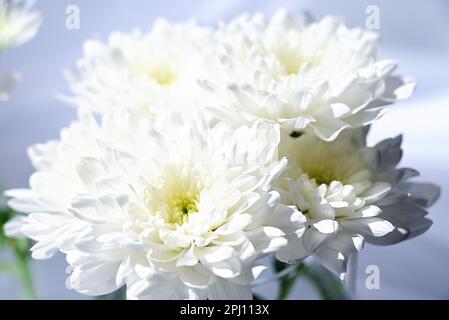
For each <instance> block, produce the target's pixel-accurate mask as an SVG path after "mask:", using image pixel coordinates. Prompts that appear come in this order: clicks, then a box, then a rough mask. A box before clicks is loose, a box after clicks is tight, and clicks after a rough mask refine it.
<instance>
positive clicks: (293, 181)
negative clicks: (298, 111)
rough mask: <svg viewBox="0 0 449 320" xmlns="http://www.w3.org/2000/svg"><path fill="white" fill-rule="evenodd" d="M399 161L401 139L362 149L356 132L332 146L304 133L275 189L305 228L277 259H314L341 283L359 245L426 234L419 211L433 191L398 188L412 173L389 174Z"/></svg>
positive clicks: (426, 222)
mask: <svg viewBox="0 0 449 320" xmlns="http://www.w3.org/2000/svg"><path fill="white" fill-rule="evenodd" d="M400 157H401V149H400V140H398V139H396V140H386V141H384V142H382V143H380V144H379V145H377V146H375V147H373V148H371V147H366V146H365V137H364V136H363V135H362V131H361V130H357V131H356V132H351V131H347V132H346V133H344V134H342V135H340V137H339V138H337V139H336V140H335V141H333V142H325V141H322V140H320V139H319V138H317V137H316V136H313V135H307V134H306V135H304V136H301V137H300V138H298V139H297V140H295V141H294V142H293V143H292V144H291V146H290V149H289V156H288V159H289V169H288V170H287V171H286V173H285V178H284V180H283V181H281V183H280V189H281V190H282V192H281V193H282V202H283V203H285V204H289V205H291V204H294V205H296V206H297V207H298V208H299V209H300V210H301V212H302V213H303V214H304V215H305V217H306V219H307V223H306V226H305V227H304V228H299V229H298V230H296V232H295V233H292V234H290V236H289V243H288V246H287V247H285V248H281V249H280V251H279V252H278V253H277V254H276V256H277V258H278V259H280V260H282V261H284V262H295V261H298V260H300V259H302V258H305V257H307V256H309V255H313V256H314V257H315V258H317V259H318V260H319V261H320V262H321V263H322V264H323V265H324V266H325V267H327V268H328V269H329V270H331V271H332V272H334V273H336V274H337V275H339V276H340V277H341V278H342V279H343V278H344V277H345V274H346V264H347V262H348V260H349V257H350V255H351V254H353V253H355V252H358V251H360V250H361V249H362V248H363V244H364V241H365V240H368V241H371V242H373V243H379V244H389V243H394V242H398V241H401V240H404V239H406V238H408V237H412V236H415V235H417V234H419V233H422V232H424V231H425V230H427V228H428V227H429V226H430V220H428V219H426V218H424V216H425V215H426V214H427V211H426V210H425V209H424V207H423V206H429V205H430V204H431V203H432V202H433V201H434V200H436V198H437V196H438V193H439V191H438V188H436V187H435V186H432V185H419V184H414V183H413V184H411V183H409V182H404V180H406V179H408V178H409V177H411V176H413V175H415V174H416V172H415V171H414V170H411V169H396V168H395V166H396V165H397V163H398V161H399V159H400ZM404 191H405V192H404ZM408 193H409V194H408ZM417 199H421V200H424V201H421V202H419V201H417Z"/></svg>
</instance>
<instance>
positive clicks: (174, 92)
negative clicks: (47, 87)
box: [64, 19, 210, 117]
mask: <svg viewBox="0 0 449 320" xmlns="http://www.w3.org/2000/svg"><path fill="white" fill-rule="evenodd" d="M209 34H210V31H209V29H207V28H202V27H199V26H197V25H196V24H194V23H186V24H171V23H169V22H168V21H166V20H165V19H158V20H157V21H156V22H155V23H154V25H153V28H152V29H151V31H149V32H141V31H139V30H135V31H134V32H131V33H120V32H114V33H112V34H111V35H110V36H109V38H108V41H107V43H103V42H100V41H97V40H91V41H87V42H86V43H85V45H84V58H83V59H82V60H80V61H79V62H78V64H77V68H78V70H77V71H78V72H77V73H78V75H77V76H74V75H71V74H70V73H67V76H68V81H69V84H70V87H71V90H72V91H73V93H74V96H73V97H65V98H64V99H65V100H66V101H68V102H69V103H71V104H73V105H75V106H76V107H80V106H81V107H85V108H89V109H90V110H93V111H94V112H99V113H104V112H107V111H109V110H111V109H113V108H119V109H129V110H137V111H139V112H141V113H144V114H147V115H148V116H150V117H152V116H154V115H155V114H160V113H161V112H165V111H166V110H167V109H168V108H170V107H172V106H176V105H182V106H188V105H189V104H190V103H191V102H192V101H195V99H198V95H197V94H196V93H195V92H196V91H197V89H198V88H197V79H198V78H199V77H200V76H202V75H203V73H204V72H205V70H204V68H203V59H204V58H205V57H204V56H203V55H202V54H201V53H200V47H201V46H207V43H208V40H207V39H208V37H209ZM203 50H204V51H206V50H205V49H203Z"/></svg>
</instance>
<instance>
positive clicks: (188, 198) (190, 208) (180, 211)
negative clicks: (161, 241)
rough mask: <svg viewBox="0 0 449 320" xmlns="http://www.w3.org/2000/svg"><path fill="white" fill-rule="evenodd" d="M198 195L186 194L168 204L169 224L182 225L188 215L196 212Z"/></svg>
mask: <svg viewBox="0 0 449 320" xmlns="http://www.w3.org/2000/svg"><path fill="white" fill-rule="evenodd" d="M198 200H199V194H192V193H190V192H186V193H184V194H183V195H181V196H180V197H177V198H175V199H174V200H173V201H172V202H171V203H170V204H169V208H170V213H169V222H170V223H176V224H178V225H182V224H183V223H184V222H186V220H187V219H188V217H189V215H190V214H192V213H197V212H198Z"/></svg>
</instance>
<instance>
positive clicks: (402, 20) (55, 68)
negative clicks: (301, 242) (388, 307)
mask: <svg viewBox="0 0 449 320" xmlns="http://www.w3.org/2000/svg"><path fill="white" fill-rule="evenodd" d="M72 4H73V5H77V6H79V8H80V18H81V21H80V23H81V24H80V26H81V28H80V29H79V30H68V29H66V27H65V19H66V13H65V10H66V7H67V6H68V5H72ZM369 5H376V6H378V8H379V9H380V33H381V36H382V48H381V52H380V55H381V57H385V58H392V59H395V60H398V61H400V68H399V70H398V72H399V73H401V74H407V75H412V76H414V77H415V78H416V80H417V83H418V90H417V91H416V93H415V94H414V95H413V96H412V98H410V99H409V100H408V101H406V102H402V103H400V104H398V105H396V106H395V107H394V108H393V109H392V110H391V111H390V112H389V113H388V114H387V115H386V116H385V117H384V118H382V119H381V120H380V121H379V122H378V123H376V124H375V126H374V127H373V130H372V133H371V135H370V141H371V142H372V143H374V142H376V141H378V140H380V139H383V138H385V137H388V136H394V135H397V134H399V133H403V134H404V136H405V137H404V145H403V147H404V150H405V154H404V157H403V160H402V163H401V164H402V166H406V167H413V168H417V169H418V170H419V171H420V172H421V177H420V178H419V180H421V181H432V182H435V183H437V184H439V185H440V186H441V187H442V189H443V192H442V196H441V198H440V200H439V201H438V202H437V204H436V205H435V206H434V207H432V209H431V213H430V217H431V218H432V219H433V221H434V225H433V226H432V227H431V229H430V230H429V231H428V232H427V233H426V234H424V235H422V236H420V237H418V238H415V239H413V240H411V241H407V242H405V243H402V244H399V245H395V246H392V247H376V246H370V245H367V247H366V248H365V250H364V251H363V252H362V254H361V255H360V257H359V272H358V283H357V297H358V298H361V299H449V232H448V230H449V213H448V212H446V211H447V209H446V208H448V207H449V193H448V192H447V190H449V165H448V164H449V148H448V142H449V73H448V70H449V2H448V1H445V0H434V1H413V2H412V1H406V0H401V1H387V0H370V1H365V0H363V1H360V0H343V1H332V0H319V1H317V0H314V1H298V0H296V1H287V0H284V1H279V0H277V1H271V0H270V1H254V0H253V1H250V0H215V1H208V0H189V1H185V0H183V1H145V0H126V1H125V0H96V1H89V0H78V1H77V0H59V1H50V0H40V1H38V2H37V3H36V6H35V7H36V8H37V9H38V10H39V11H41V13H42V14H43V18H44V23H43V25H42V27H41V30H40V32H39V33H38V35H37V37H36V38H35V39H33V40H32V41H30V42H29V43H27V44H25V45H23V46H21V47H19V48H14V49H11V50H9V51H7V52H6V53H5V54H3V55H2V56H1V57H0V70H17V71H19V72H20V73H21V74H22V77H23V81H22V83H21V85H19V87H18V88H17V90H16V91H15V92H14V93H13V96H12V99H11V100H10V101H8V102H7V103H2V104H1V105H0V150H1V151H0V182H1V184H2V186H4V187H6V188H13V187H25V186H27V185H28V177H29V175H30V174H31V172H32V167H31V164H30V162H29V160H28V158H27V155H26V148H27V147H28V146H29V145H30V144H33V143H36V142H43V141H46V140H48V139H51V138H57V137H58V135H59V130H60V129H61V128H62V127H63V126H65V125H67V124H68V123H69V122H70V121H71V120H73V119H74V118H75V111H74V110H73V109H71V108H69V107H67V106H65V105H64V104H63V103H61V102H59V101H58V100H57V99H55V95H56V94H57V93H68V88H67V85H66V83H65V81H64V78H63V76H62V71H63V70H64V69H68V68H73V66H74V65H75V62H76V60H77V59H79V58H80V57H81V55H82V43H83V41H84V40H86V39H87V38H92V37H94V38H99V39H106V36H107V35H108V34H109V33H110V32H111V31H113V30H122V31H129V30H132V29H133V28H135V27H139V28H147V27H149V26H150V25H151V24H152V22H153V21H154V19H155V18H156V17H158V16H165V17H167V18H169V19H172V20H178V21H181V20H186V19H190V18H194V19H196V20H198V21H199V22H201V23H204V24H208V25H216V24H217V22H218V21H219V20H224V21H227V20H229V19H231V18H232V17H234V16H236V15H239V14H241V13H243V12H258V11H260V12H264V13H265V14H266V15H267V16H271V15H272V14H273V13H274V11H275V10H276V9H277V8H279V7H286V8H288V9H289V10H291V11H293V12H301V11H304V10H307V11H309V12H310V13H311V14H312V15H313V16H314V17H316V18H317V19H318V18H322V17H323V16H324V15H326V14H333V15H341V16H343V17H345V19H346V21H347V23H348V24H349V25H350V26H364V25H365V20H366V18H367V14H366V8H367V6H369ZM3 259H5V260H7V259H10V257H9V255H8V254H7V253H5V252H3V253H0V260H3ZM373 264H374V265H377V266H379V268H380V276H381V279H380V285H381V287H380V289H379V290H368V289H366V287H365V279H366V276H367V275H366V274H365V269H366V267H367V266H368V265H373ZM65 266H66V263H65V261H64V258H63V256H62V255H59V256H56V257H55V258H53V259H51V260H49V261H35V262H33V271H34V273H35V281H36V285H37V288H38V293H39V297H40V298H43V299H79V298H85V297H83V296H81V295H79V294H77V293H75V292H73V291H69V290H67V289H66V288H65V284H64V282H65V277H66V275H65ZM274 289H275V287H274V285H267V286H264V287H261V288H260V289H259V291H260V292H261V293H262V294H264V295H265V296H266V297H272V296H273V294H272V292H273V290H274ZM22 297H23V296H22V293H21V288H20V283H19V281H18V279H15V278H13V277H11V276H5V275H2V274H0V299H5V298H6V299H14V298H22ZM316 297H317V294H316V293H315V292H314V290H313V288H312V287H311V285H310V284H309V283H307V281H306V280H301V281H299V282H298V284H297V286H296V288H295V291H294V293H293V294H292V295H291V298H292V299H304V298H316Z"/></svg>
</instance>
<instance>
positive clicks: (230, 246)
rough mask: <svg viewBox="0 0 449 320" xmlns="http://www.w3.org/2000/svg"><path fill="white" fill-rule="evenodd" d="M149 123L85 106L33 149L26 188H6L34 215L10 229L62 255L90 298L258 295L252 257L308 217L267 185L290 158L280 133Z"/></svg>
mask: <svg viewBox="0 0 449 320" xmlns="http://www.w3.org/2000/svg"><path fill="white" fill-rule="evenodd" d="M150 123H151V122H150V121H149V119H145V118H143V119H142V117H138V116H137V117H133V116H131V115H130V114H129V113H128V114H123V113H113V114H108V115H107V116H105V118H104V120H103V125H102V126H101V127H99V126H98V125H97V124H96V123H95V121H94V119H93V118H92V116H91V115H89V114H83V113H82V114H81V118H80V120H79V121H78V122H76V123H75V124H73V125H72V126H71V127H70V128H69V129H65V130H64V131H63V132H62V135H61V140H60V141H54V142H49V143H47V144H45V145H37V146H35V147H33V148H31V149H30V156H31V158H32V160H33V163H34V165H35V167H36V168H37V170H38V171H37V172H36V173H34V174H33V175H32V177H31V179H30V185H31V189H28V190H11V191H9V192H7V195H8V196H10V197H12V199H11V200H10V201H9V205H10V206H11V207H12V208H15V209H16V210H18V211H21V212H29V213H30V214H29V215H28V216H26V217H21V218H18V219H15V220H12V221H11V222H10V223H9V224H8V227H7V228H6V229H7V231H8V233H9V234H13V235H16V236H18V235H21V234H24V235H26V236H27V237H30V238H31V239H33V240H35V241H37V243H36V245H35V246H34V247H33V248H32V251H33V256H34V257H35V258H49V257H50V256H51V255H52V254H53V253H54V252H56V251H57V250H61V251H62V252H65V253H67V261H68V262H69V264H70V265H71V268H72V272H71V276H70V278H69V280H68V285H69V287H71V288H73V289H76V290H78V291H79V292H81V293H84V294H89V295H101V294H106V293H108V292H111V291H114V290H116V289H117V288H119V287H121V286H122V285H123V284H125V283H126V285H127V295H128V298H130V299H144V298H152V299H158V298H160V299H168V298H211V299H224V298H235V299H248V298H251V296H252V295H251V290H250V286H249V284H250V283H251V282H252V281H253V280H254V279H255V278H256V277H257V276H258V274H259V273H260V272H261V271H262V270H263V267H262V266H260V265H259V264H258V263H257V260H258V259H259V258H261V257H263V256H265V255H266V254H268V253H271V252H274V251H275V250H277V249H278V248H279V247H281V246H283V245H285V244H286V240H285V238H284V234H285V233H286V232H291V231H288V230H290V229H292V228H298V224H300V223H302V222H303V221H302V215H301V214H299V213H298V212H297V210H296V209H295V208H294V207H287V206H283V205H280V204H279V203H278V200H279V194H278V193H277V192H276V191H272V189H271V184H272V181H273V179H275V177H277V176H278V175H279V174H280V172H281V171H282V170H283V169H284V167H285V165H286V161H285V159H284V160H280V161H277V159H276V156H277V154H276V150H277V144H278V142H279V129H278V128H277V127H276V126H273V125H271V124H267V123H264V122H257V123H255V124H254V125H252V126H251V127H241V128H240V129H238V130H236V131H234V130H232V131H229V129H228V128H226V126H223V125H218V126H215V127H214V128H212V129H210V128H208V127H207V126H206V125H205V124H204V123H203V122H202V121H201V120H193V121H190V120H188V119H187V120H185V119H184V120H182V119H181V118H179V117H175V118H174V119H173V118H172V117H171V116H170V121H169V123H170V130H164V131H163V132H158V131H157V130H154V128H153V125H150ZM162 127H164V128H167V126H164V125H162Z"/></svg>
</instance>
